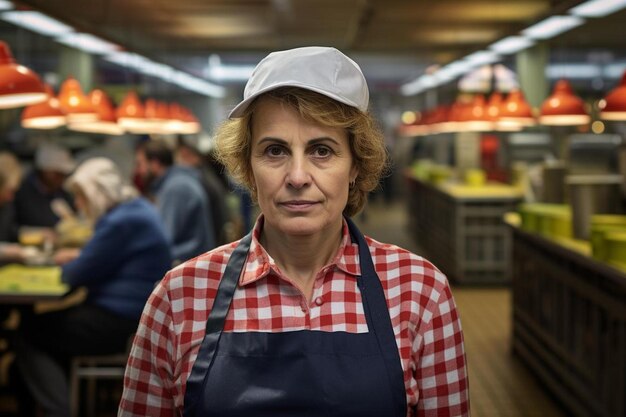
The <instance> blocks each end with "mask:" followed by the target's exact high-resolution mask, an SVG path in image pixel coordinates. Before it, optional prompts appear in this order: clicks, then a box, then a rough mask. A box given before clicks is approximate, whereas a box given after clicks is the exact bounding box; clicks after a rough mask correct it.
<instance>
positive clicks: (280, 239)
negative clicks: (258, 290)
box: [261, 223, 343, 300]
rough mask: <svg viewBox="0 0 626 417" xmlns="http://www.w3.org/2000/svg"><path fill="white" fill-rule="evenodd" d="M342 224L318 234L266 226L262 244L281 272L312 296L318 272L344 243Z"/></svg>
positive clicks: (305, 293)
mask: <svg viewBox="0 0 626 417" xmlns="http://www.w3.org/2000/svg"><path fill="white" fill-rule="evenodd" d="M342 227H343V224H342V223H339V224H338V225H337V226H336V227H329V228H328V229H326V230H323V231H322V232H321V233H318V234H315V235H306V236H298V235H288V234H284V233H282V232H280V231H279V230H277V229H275V228H272V227H268V225H267V223H266V224H265V225H264V228H263V232H262V234H261V243H262V244H263V247H264V248H265V250H266V251H267V253H268V254H269V255H270V256H271V257H272V258H273V259H274V261H275V262H276V264H277V265H278V267H279V268H280V269H281V271H282V272H283V273H284V274H285V275H286V276H287V277H289V278H290V279H291V280H292V281H293V282H294V283H295V284H296V285H297V286H298V287H299V288H300V290H301V291H302V293H303V294H304V295H305V296H306V298H307V300H310V299H311V296H312V294H313V284H314V281H315V276H316V275H317V273H318V272H319V271H320V270H321V269H322V268H323V267H324V266H325V265H327V264H328V263H329V262H330V261H331V260H332V259H333V257H334V256H335V254H336V253H337V249H338V248H339V245H340V244H341V229H342Z"/></svg>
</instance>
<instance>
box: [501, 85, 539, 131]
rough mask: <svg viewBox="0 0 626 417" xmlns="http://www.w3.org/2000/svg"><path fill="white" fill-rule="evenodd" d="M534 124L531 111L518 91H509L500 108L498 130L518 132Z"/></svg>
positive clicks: (521, 93) (522, 94) (520, 91)
mask: <svg viewBox="0 0 626 417" xmlns="http://www.w3.org/2000/svg"><path fill="white" fill-rule="evenodd" d="M534 124H535V116H534V115H533V109H532V107H531V106H530V104H528V101H526V97H524V93H523V92H522V90H520V89H517V88H516V89H514V90H511V92H510V93H509V95H508V96H507V98H506V100H504V102H503V103H502V105H501V106H500V120H499V122H498V128H499V129H502V130H519V129H521V128H523V127H526V126H532V125H534Z"/></svg>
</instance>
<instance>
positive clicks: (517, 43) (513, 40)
mask: <svg viewBox="0 0 626 417" xmlns="http://www.w3.org/2000/svg"><path fill="white" fill-rule="evenodd" d="M534 44H535V42H534V41H533V40H532V39H529V38H526V37H524V36H509V37H507V38H504V39H500V40H499V41H497V42H495V43H492V44H491V45H489V49H491V50H492V51H494V52H496V53H498V54H503V55H509V54H514V53H516V52H519V51H521V50H524V49H526V48H529V47H531V46H533V45H534Z"/></svg>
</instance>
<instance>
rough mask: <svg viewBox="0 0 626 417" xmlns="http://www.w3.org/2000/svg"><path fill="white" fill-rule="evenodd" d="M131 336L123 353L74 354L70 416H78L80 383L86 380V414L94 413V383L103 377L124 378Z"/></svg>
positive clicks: (92, 414) (91, 416)
mask: <svg viewBox="0 0 626 417" xmlns="http://www.w3.org/2000/svg"><path fill="white" fill-rule="evenodd" d="M133 337H134V335H133V336H131V337H130V339H129V343H128V349H127V351H126V352H124V353H117V354H112V355H90V356H76V357H74V358H73V359H72V363H71V367H70V407H71V415H72V417H78V414H79V411H80V395H81V394H80V384H81V381H82V380H86V381H87V392H86V399H87V401H86V406H87V416H88V417H95V415H96V383H97V381H98V380H103V379H109V380H110V379H119V380H122V379H123V378H124V371H125V369H126V362H127V361H128V355H129V353H130V347H131V345H132V341H133Z"/></svg>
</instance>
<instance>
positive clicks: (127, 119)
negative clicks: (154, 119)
mask: <svg viewBox="0 0 626 417" xmlns="http://www.w3.org/2000/svg"><path fill="white" fill-rule="evenodd" d="M116 115H117V123H119V125H120V126H121V127H122V129H124V130H126V131H128V132H131V133H136V134H144V133H152V125H151V123H150V122H148V120H147V119H146V111H145V107H144V105H143V103H142V102H141V100H140V99H139V96H137V93H136V92H134V91H129V92H128V93H127V94H126V96H125V97H124V99H123V100H122V102H121V103H120V105H119V106H118V107H117V112H116Z"/></svg>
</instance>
